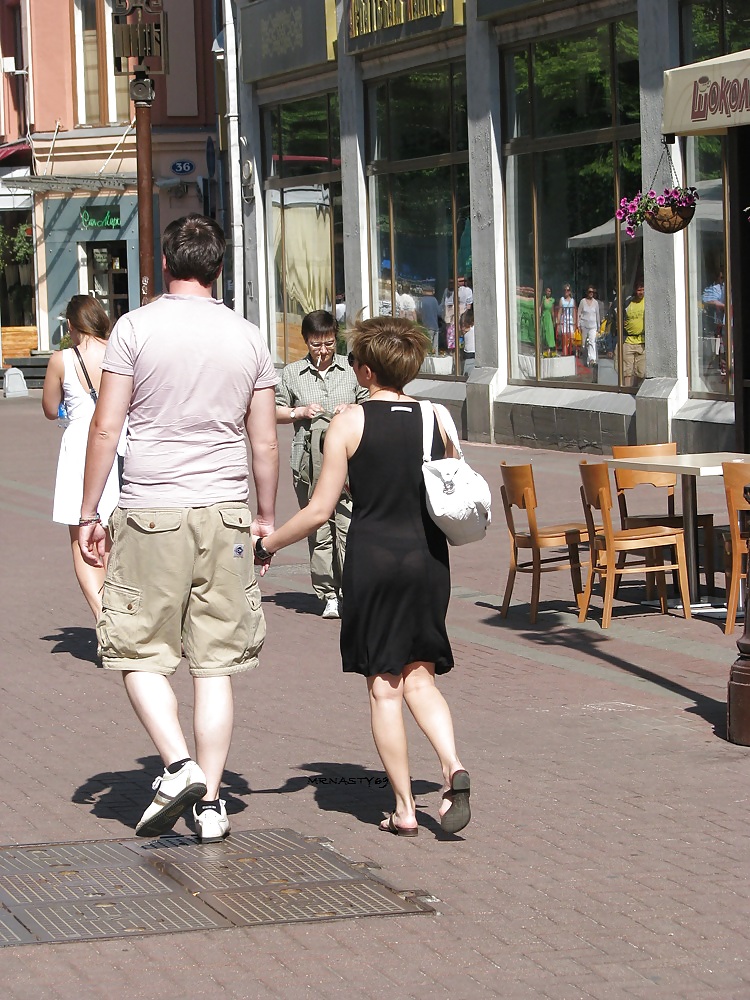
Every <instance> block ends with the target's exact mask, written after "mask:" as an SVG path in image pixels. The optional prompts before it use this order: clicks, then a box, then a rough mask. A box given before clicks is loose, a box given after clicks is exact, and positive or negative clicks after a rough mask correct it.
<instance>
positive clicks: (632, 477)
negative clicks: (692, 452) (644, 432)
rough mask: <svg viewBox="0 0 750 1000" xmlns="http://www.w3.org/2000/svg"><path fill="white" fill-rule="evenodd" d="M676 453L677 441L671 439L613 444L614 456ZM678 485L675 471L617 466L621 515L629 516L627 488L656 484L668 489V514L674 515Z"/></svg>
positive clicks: (657, 486) (616, 480)
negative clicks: (652, 442) (662, 441)
mask: <svg viewBox="0 0 750 1000" xmlns="http://www.w3.org/2000/svg"><path fill="white" fill-rule="evenodd" d="M676 454H677V442H676V441H670V442H668V443H666V444H635V445H629V444H614V445H612V458H650V457H652V456H657V455H676ZM676 485H677V475H676V473H674V472H640V471H638V470H636V469H621V468H618V467H617V466H615V486H616V487H617V503H618V506H619V508H620V517H621V518H625V519H627V516H628V506H627V500H626V498H625V490H633V489H635V488H636V487H637V486H655V487H656V488H657V489H666V491H667V514H668V515H669V516H670V517H674V489H675V486H676ZM623 527H624V521H623Z"/></svg>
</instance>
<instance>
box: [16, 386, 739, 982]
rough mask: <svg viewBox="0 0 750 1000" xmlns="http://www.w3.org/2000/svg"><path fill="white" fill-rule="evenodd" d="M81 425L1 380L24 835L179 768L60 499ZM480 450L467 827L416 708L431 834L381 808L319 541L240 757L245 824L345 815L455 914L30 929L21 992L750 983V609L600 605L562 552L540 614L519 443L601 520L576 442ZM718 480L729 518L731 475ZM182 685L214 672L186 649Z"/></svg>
mask: <svg viewBox="0 0 750 1000" xmlns="http://www.w3.org/2000/svg"><path fill="white" fill-rule="evenodd" d="M59 434H60V432H59V429H58V428H57V427H56V426H55V425H54V424H49V423H48V422H46V421H45V420H44V419H43V417H42V414H41V408H40V405H39V399H38V394H35V396H34V397H33V398H29V399H14V400H3V399H0V512H1V513H0V558H2V571H1V572H2V622H3V628H2V633H0V636H1V641H2V650H1V652H0V687H1V698H2V705H1V706H0V726H1V727H2V732H3V740H2V742H1V743H0V755H1V756H2V761H1V763H0V777H1V778H2V783H3V793H2V801H3V804H4V808H3V811H2V832H1V833H0V843H2V844H34V843H55V842H60V841H71V840H79V839H105V838H112V839H114V838H122V837H129V836H132V828H133V825H134V823H135V821H136V820H137V818H138V817H139V815H140V813H141V811H142V809H143V808H144V805H145V803H146V802H147V801H148V800H149V797H150V794H151V793H150V787H149V786H150V782H151V779H152V778H153V776H154V775H155V774H157V773H159V772H160V769H161V768H160V765H159V763H158V761H157V759H156V757H155V755H154V753H153V751H152V748H151V747H150V745H149V744H148V742H147V738H146V736H145V734H144V733H143V731H142V730H141V727H140V725H139V724H138V723H137V721H136V719H135V717H134V715H133V714H132V712H131V709H130V707H129V705H128V704H127V701H126V698H125V694H124V691H123V690H122V685H121V682H120V681H119V679H118V678H117V677H114V676H110V675H104V674H103V672H102V671H100V670H97V668H96V665H95V662H94V653H95V642H94V638H93V630H92V622H91V621H90V620H89V613H88V609H87V608H86V606H85V604H84V601H83V598H82V597H81V595H80V593H79V591H78V588H77V585H76V583H75V579H74V576H73V571H72V565H71V560H70V554H69V550H68V544H67V533H66V531H65V529H64V527H62V526H60V525H54V524H52V522H51V521H50V511H51V496H52V487H53V483H54V469H55V462H56V455H57V447H58V443H59ZM288 447H289V434H288V428H283V429H282V435H281V448H282V461H283V466H284V469H283V473H282V480H281V482H282V488H281V494H280V504H279V521H281V520H282V519H283V518H284V517H286V516H288V515H289V514H290V513H291V512H292V510H293V509H294V497H293V494H292V490H291V484H290V474H289V471H288V468H287V467H286V459H287V456H288ZM467 452H468V457H469V459H470V461H471V462H472V463H473V464H474V465H475V466H476V467H477V468H478V469H479V470H480V471H482V472H483V473H484V474H485V475H486V476H487V477H488V478H489V479H490V481H491V483H492V485H493V490H494V495H495V524H494V525H493V527H492V529H491V533H490V535H489V537H488V539H487V540H486V542H484V543H482V544H480V545H473V546H468V547H466V548H464V549H460V550H456V551H455V552H454V553H453V560H452V566H453V585H454V597H453V600H452V603H451V610H450V615H449V628H450V632H451V636H452V640H453V642H454V650H455V653H456V660H457V667H456V669H455V670H454V671H453V672H452V673H451V674H450V675H448V676H447V677H446V678H444V679H443V681H442V689H443V691H444V692H445V693H446V695H447V697H448V699H449V701H450V704H451V707H452V710H453V713H454V719H455V722H456V727H457V732H458V736H459V740H460V751H461V756H462V759H463V761H464V763H465V764H466V766H467V767H468V768H469V769H470V770H471V773H472V781H473V795H472V803H473V807H474V816H475V819H474V821H473V822H472V824H471V825H470V827H469V828H468V829H467V830H466V831H465V835H459V836H458V837H455V838H444V837H442V836H441V835H440V833H439V826H438V824H437V822H436V816H437V794H436V791H437V788H438V782H439V772H438V768H437V766H436V761H435V760H434V759H433V757H432V754H431V751H430V750H429V749H428V747H427V745H426V743H425V741H424V739H423V738H422V737H421V735H420V734H418V733H417V732H416V730H415V729H414V727H412V729H411V732H412V733H413V740H412V750H411V752H412V767H413V777H414V783H415V790H416V792H417V797H418V803H419V805H420V811H419V818H420V823H421V832H420V836H419V837H418V838H417V839H416V840H402V839H399V838H396V837H389V836H386V835H384V834H382V833H379V832H378V830H377V827H376V824H377V822H378V820H379V819H380V818H381V817H382V816H383V815H384V814H385V813H386V811H387V810H388V808H389V805H390V802H391V798H390V793H389V791H388V789H387V788H383V787H380V786H379V784H378V783H377V782H375V781H371V782H368V781H367V780H366V779H368V778H375V777H379V776H380V775H381V774H382V771H381V768H380V764H379V761H378V758H377V755H376V753H375V750H374V746H373V744H372V739H371V736H370V734H369V720H368V712H367V702H366V695H365V686H364V682H363V681H362V680H361V679H360V678H357V677H344V676H343V675H342V674H341V670H340V664H339V659H338V651H337V643H338V623H336V622H330V621H323V620H322V619H321V618H320V617H319V616H318V614H317V610H318V609H317V607H316V604H315V601H314V598H313V597H312V591H311V587H310V582H309V577H308V574H307V570H306V545H305V544H304V543H303V544H299V545H296V546H294V547H292V548H290V549H288V550H286V551H285V552H284V553H282V554H281V556H280V557H278V558H277V559H276V560H275V562H274V567H273V570H272V571H271V572H270V573H269V574H268V575H267V576H266V577H265V579H264V581H263V585H262V587H263V592H264V607H265V611H266V615H267V619H268V633H269V637H268V641H267V644H266V647H265V649H264V652H263V656H262V661H261V667H260V669H259V670H257V671H256V672H255V673H254V674H252V675H249V676H245V677H243V678H241V679H239V680H238V681H237V683H236V686H235V690H236V696H237V728H236V734H235V742H234V745H233V748H232V753H231V756H230V761H229V765H230V769H231V770H230V772H229V776H228V777H229V785H228V792H229V804H230V807H231V809H232V811H233V816H232V820H233V825H234V828H235V829H236V830H238V831H239V830H253V829H270V828H280V827H287V828H290V829H292V830H295V831H297V832H299V833H302V834H304V835H306V836H313V837H327V838H330V840H331V841H332V842H333V844H334V846H335V848H336V850H338V851H339V852H340V853H342V854H343V855H345V856H346V857H347V858H349V859H351V860H353V861H358V862H359V861H368V862H370V863H372V864H374V865H377V866H380V871H379V872H378V875H379V876H380V877H382V878H383V879H384V880H385V881H386V882H388V883H389V884H390V885H392V886H394V887H396V888H397V889H399V890H421V891H423V892H426V893H429V894H431V895H433V896H435V897H436V898H437V899H438V900H439V902H437V903H435V904H434V905H435V907H436V909H437V911H438V913H437V915H435V916H403V917H401V916H399V917H385V918H366V919H361V920H342V921H334V922H329V923H321V924H316V925H313V924H297V925H285V926H284V925H280V926H273V927H263V928H257V929H244V930H228V931H211V932H202V931H201V932H193V933H185V934H181V935H171V936H156V937H144V938H141V939H128V940H125V939H118V940H111V941H103V942H97V943H85V942H84V943H75V944H65V945H31V946H26V947H17V948H5V949H2V950H0V981H1V982H2V995H3V996H4V997H6V998H8V1000H32V998H33V1000H57V998H64V1000H73V998H75V1000H89V998H101V997H107V998H108V1000H119V998H121V997H123V998H124V997H131V996H132V997H143V998H146V1000H149V998H152V997H153V998H156V997H159V998H161V997H163V996H174V997H191V998H192V997H207V998H218V997H221V998H251V1000H255V998H258V1000H261V998H262V1000H265V998H283V1000H300V998H303V997H304V998H316V1000H317V998H321V1000H329V998H344V997H362V998H376V997H377V998H379V1000H380V998H394V1000H402V998H403V1000H405V998H423V997H430V998H433V997H434V998H443V997H445V998H448V997H450V998H452V1000H481V998H485V997H501V998H503V1000H522V998H535V1000H536V998H550V1000H578V998H581V1000H584V998H585V1000H589V998H595V1000H624V998H642V1000H654V998H658V1000H683V998H684V1000H688V998H689V1000H693V998H694V1000H747V998H748V997H750V904H749V903H748V899H747V896H748V874H749V869H750V864H749V863H748V855H749V854H750V852H749V851H748V830H749V829H750V808H749V796H748V771H749V770H750V748H743V747H738V746H734V745H732V744H730V743H727V742H726V740H725V738H724V730H725V696H726V682H727V678H728V673H729V667H730V665H731V663H732V661H733V659H734V656H735V653H736V647H735V644H734V642H735V638H736V637H737V636H738V635H739V629H738V630H736V633H735V637H734V638H733V637H731V636H730V637H725V636H724V635H723V633H722V628H721V625H720V624H719V623H718V622H716V621H711V620H706V619H694V620H692V621H690V622H685V621H684V620H683V619H682V618H681V617H678V616H677V615H670V616H669V617H662V616H661V615H659V614H658V613H657V612H652V611H651V610H648V609H646V608H644V607H642V606H641V605H640V603H639V602H640V600H642V598H643V596H644V590H643V587H642V584H641V582H640V580H638V578H637V577H636V578H634V579H633V581H632V582H630V583H627V584H626V585H625V586H624V588H623V591H622V594H621V596H622V597H623V598H626V599H624V600H621V601H619V602H617V604H616V610H615V618H614V621H613V624H612V627H611V628H610V629H609V630H607V631H606V632H603V631H602V630H601V628H600V626H599V619H600V609H601V599H600V598H599V597H598V596H595V598H594V600H593V602H592V604H593V615H592V616H590V620H589V621H588V622H587V623H586V624H585V625H579V624H578V622H577V617H576V615H575V614H574V613H573V605H572V601H571V591H570V580H569V577H567V575H566V574H565V573H559V574H551V575H549V576H546V577H545V578H544V579H543V581H542V595H541V596H542V610H541V613H540V616H539V621H538V623H537V624H536V625H535V626H530V625H529V623H528V599H529V591H530V582H529V579H528V578H526V577H520V578H519V580H518V582H517V584H516V595H515V606H514V608H513V609H512V611H511V615H510V616H509V618H508V620H507V621H505V622H503V621H502V620H501V619H500V617H499V613H498V608H499V604H500V594H501V593H502V590H503V587H504V582H505V574H506V571H507V557H508V544H507V536H506V531H505V526H504V522H503V516H502V509H501V506H500V497H499V478H500V477H499V463H500V461H501V459H504V458H505V459H507V460H509V461H526V460H528V458H531V459H532V460H533V462H534V468H535V473H536V477H537V487H538V491H539V495H540V504H541V511H540V518H541V519H546V520H548V521H549V520H553V519H554V520H568V519H575V520H578V519H580V516H581V512H580V500H579V496H578V488H579V477H578V470H577V462H578V460H579V456H578V455H577V454H574V453H570V452H567V453H566V452H543V451H525V450H521V449H512V448H500V447H491V446H469V447H468V448H467ZM698 493H699V507H700V509H701V510H713V511H714V512H715V513H716V514H717V518H716V521H717V523H719V524H723V523H726V513H725V511H724V509H723V508H724V500H723V491H722V485H721V482H720V480H715V481H708V482H706V483H701V484H700V485H699V491H698ZM717 579H719V578H717ZM176 686H177V689H178V691H179V693H180V694H181V696H182V697H183V698H184V699H185V700H186V701H187V700H189V678H188V677H187V675H186V673H185V672H184V671H183V672H180V674H179V675H178V678H177V681H176ZM311 778H312V779H318V781H317V783H314V782H311V781H310V780H309V779H311ZM321 779H328V780H327V781H323V780H321ZM343 779H350V782H351V783H346V784H344V783H342V782H343ZM176 829H178V830H182V831H185V830H186V829H187V827H186V826H185V824H184V822H183V821H180V823H179V824H178V826H177V828H176Z"/></svg>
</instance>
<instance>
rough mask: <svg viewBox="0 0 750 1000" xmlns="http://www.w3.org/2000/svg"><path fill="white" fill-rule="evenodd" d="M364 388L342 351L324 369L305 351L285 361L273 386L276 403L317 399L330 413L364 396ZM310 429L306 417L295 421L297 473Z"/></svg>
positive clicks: (296, 403)
mask: <svg viewBox="0 0 750 1000" xmlns="http://www.w3.org/2000/svg"><path fill="white" fill-rule="evenodd" d="M367 397H368V392H367V389H363V388H362V386H361V385H360V384H359V382H357V376H356V375H355V374H354V371H353V369H352V368H350V366H349V363H348V361H347V360H346V358H345V357H344V356H343V355H341V354H334V356H333V361H332V362H331V364H330V366H329V367H328V369H327V370H326V371H325V372H319V371H318V369H317V368H316V367H315V364H314V362H313V360H312V358H311V357H310V355H309V354H308V355H307V357H305V358H303V359H302V360H301V361H294V362H293V363H292V364H291V365H287V366H286V368H285V369H284V370H283V371H282V373H281V381H280V382H279V383H278V384H277V386H276V405H277V406H290V407H294V406H309V405H310V403H319V404H320V405H321V406H322V407H323V409H324V410H325V411H326V412H327V413H333V411H334V410H335V409H336V407H337V406H342V405H343V404H344V403H360V402H362V400H364V399H367ZM309 430H310V421H309V420H295V421H294V440H293V441H292V460H291V466H292V471H293V472H294V473H296V474H297V475H299V473H300V468H301V465H302V459H303V456H304V453H305V436H306V435H307V434H308V432H309Z"/></svg>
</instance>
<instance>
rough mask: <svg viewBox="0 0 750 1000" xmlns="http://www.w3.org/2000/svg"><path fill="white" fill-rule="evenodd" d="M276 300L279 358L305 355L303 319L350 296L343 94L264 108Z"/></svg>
mask: <svg viewBox="0 0 750 1000" xmlns="http://www.w3.org/2000/svg"><path fill="white" fill-rule="evenodd" d="M264 158H265V177H266V181H265V188H266V219H267V223H268V260H269V267H268V274H269V307H270V315H271V317H272V324H273V327H272V329H273V331H274V335H273V337H272V340H273V343H272V350H273V351H274V354H275V358H274V360H275V361H277V362H279V363H283V364H287V363H289V362H290V361H298V360H299V359H300V358H303V357H304V356H305V353H306V351H307V348H306V347H305V342H304V340H303V339H302V333H301V328H302V318H303V317H304V316H305V314H306V313H309V312H313V311H314V310H316V309H327V310H328V311H329V312H333V313H334V314H335V315H336V318H337V319H339V320H341V319H342V318H343V316H344V314H345V312H346V306H345V303H344V250H343V219H342V214H341V213H342V210H341V146H340V141H339V113H338V96H337V95H336V94H323V95H321V96H320V97H314V98H311V99H309V100H304V101H296V102H294V103H290V104H282V105H279V106H277V107H274V108H268V109H267V110H266V111H265V112H264Z"/></svg>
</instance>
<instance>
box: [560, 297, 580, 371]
mask: <svg viewBox="0 0 750 1000" xmlns="http://www.w3.org/2000/svg"><path fill="white" fill-rule="evenodd" d="M577 325H578V315H577V313H576V300H575V299H574V298H573V295H572V293H571V289H570V285H564V286H563V293H562V298H561V299H560V301H559V302H558V304H557V337H558V348H559V350H560V353H561V354H562V355H563V357H567V356H568V355H569V354H572V353H573V334H574V333H575V329H576V326H577Z"/></svg>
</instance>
